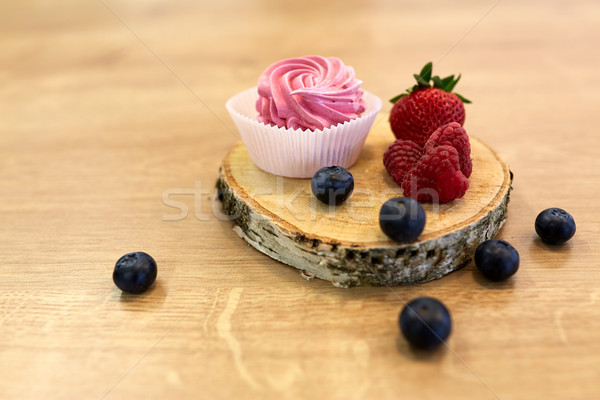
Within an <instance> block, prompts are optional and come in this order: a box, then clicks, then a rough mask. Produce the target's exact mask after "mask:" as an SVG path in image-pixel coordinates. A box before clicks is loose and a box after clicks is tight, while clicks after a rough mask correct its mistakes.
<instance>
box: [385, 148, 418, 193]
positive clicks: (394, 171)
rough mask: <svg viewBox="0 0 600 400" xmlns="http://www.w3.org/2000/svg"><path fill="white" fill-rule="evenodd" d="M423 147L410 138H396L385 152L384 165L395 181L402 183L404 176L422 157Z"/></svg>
mask: <svg viewBox="0 0 600 400" xmlns="http://www.w3.org/2000/svg"><path fill="white" fill-rule="evenodd" d="M421 150H422V149H421V147H420V146H419V145H418V144H416V143H415V142H413V141H410V140H402V139H399V140H396V141H395V142H394V143H392V144H391V145H390V147H388V149H387V150H386V151H385V153H384V154H383V165H385V169H386V170H387V172H388V174H390V176H391V177H392V179H393V180H394V182H396V183H397V184H398V185H399V186H400V185H402V178H404V174H406V173H407V172H408V171H409V170H410V169H411V168H412V167H413V166H414V165H415V164H416V163H417V161H419V159H420V158H421Z"/></svg>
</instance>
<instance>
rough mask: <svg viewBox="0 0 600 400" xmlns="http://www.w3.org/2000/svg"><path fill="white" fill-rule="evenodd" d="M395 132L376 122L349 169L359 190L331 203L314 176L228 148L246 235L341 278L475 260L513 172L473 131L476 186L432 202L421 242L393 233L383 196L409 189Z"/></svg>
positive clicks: (225, 180) (360, 281)
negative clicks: (272, 168)
mask: <svg viewBox="0 0 600 400" xmlns="http://www.w3.org/2000/svg"><path fill="white" fill-rule="evenodd" d="M393 140H394V137H393V135H392V133H391V131H390V130H389V127H388V125H387V123H386V122H385V121H380V122H379V123H377V124H376V125H375V126H374V127H373V129H372V131H371V133H370V134H369V137H368V138H367V141H366V143H365V147H364V148H363V151H362V153H361V156H360V158H359V160H358V162H357V163H356V164H355V165H354V166H352V167H351V168H350V172H351V173H352V175H353V176H354V180H355V189H354V193H353V194H352V196H351V197H350V199H349V200H348V201H346V202H345V203H344V204H342V205H340V206H337V207H330V206H328V205H325V204H322V203H320V202H319V201H317V200H316V198H315V197H314V196H313V195H312V193H311V188H310V179H291V178H283V177H280V176H275V175H272V174H269V173H266V172H263V171H261V170H260V169H259V168H257V167H256V166H255V165H254V164H253V163H252V161H251V159H250V155H249V154H248V151H247V150H246V148H245V146H244V145H243V143H241V142H240V143H238V144H237V145H236V146H235V147H234V148H233V149H232V150H231V151H230V152H229V154H228V155H227V156H226V157H225V159H224V160H223V163H222V166H221V169H220V178H219V181H218V183H217V186H218V187H219V189H221V194H222V196H221V198H222V202H223V208H224V210H225V212H226V214H228V215H229V216H230V218H231V220H232V221H233V223H234V224H235V226H234V230H235V231H236V232H237V233H238V235H239V236H240V237H242V238H243V239H244V240H246V241H247V242H248V243H250V244H251V245H252V246H254V247H255V248H256V249H258V250H259V251H261V252H263V253H265V254H267V255H269V256H270V257H272V258H274V259H276V260H279V261H281V262H283V263H285V264H288V265H291V266H293V267H296V268H298V269H299V270H301V271H302V273H303V276H304V277H306V278H309V279H310V278H312V277H318V278H321V279H325V280H329V281H331V282H332V283H333V284H334V285H335V286H340V287H349V286H354V285H398V284H410V283H417V282H426V281H429V280H432V279H436V278H440V277H442V276H444V275H445V274H447V273H449V272H451V271H453V270H456V269H458V268H460V267H462V266H464V265H465V264H467V263H468V262H469V261H470V260H471V258H472V256H473V254H474V252H475V249H476V247H477V245H479V243H481V242H482V241H484V240H486V239H489V238H491V237H493V236H494V235H495V234H496V233H497V232H498V230H499V229H500V227H501V226H502V224H503V222H504V220H505V217H506V208H507V204H508V198H509V192H510V189H511V176H510V171H509V168H508V165H507V164H506V163H504V162H503V161H502V160H501V158H500V157H499V156H498V155H497V154H496V153H495V152H494V151H493V150H492V149H491V148H489V147H488V146H487V145H485V144H484V143H482V142H481V141H479V140H477V139H476V138H473V137H472V138H471V147H472V154H471V157H472V160H473V174H472V175H471V177H470V180H469V181H470V189H469V191H468V192H467V194H466V195H465V196H464V197H463V198H462V199H458V200H455V201H453V202H450V203H447V204H424V205H423V206H424V209H425V212H426V216H427V223H426V226H425V229H424V231H423V233H422V234H421V236H420V237H419V239H418V241H417V242H414V243H397V242H394V241H391V240H389V239H388V238H387V236H386V235H385V234H384V233H383V232H382V231H381V229H380V228H379V210H380V208H381V205H382V204H383V203H384V202H385V201H386V200H388V199H390V198H392V197H397V196H401V195H402V190H401V189H400V188H399V187H398V185H397V184H396V183H394V181H393V180H392V179H391V178H390V176H389V175H388V173H387V172H386V170H385V168H384V167H383V163H382V157H383V152H384V151H385V149H386V148H387V147H388V146H389V145H390V144H391V143H392V142H393Z"/></svg>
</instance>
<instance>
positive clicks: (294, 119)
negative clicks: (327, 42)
mask: <svg viewBox="0 0 600 400" xmlns="http://www.w3.org/2000/svg"><path fill="white" fill-rule="evenodd" d="M360 85H362V81H359V80H357V79H356V78H355V76H354V69H353V68H352V67H349V66H346V65H344V63H343V62H342V61H341V60H340V59H339V58H335V57H320V56H307V57H299V58H289V59H286V60H281V61H278V62H276V63H275V64H273V65H271V66H269V67H268V68H267V69H266V70H265V71H264V72H263V73H262V74H261V76H260V78H259V80H258V95H259V98H258V100H257V102H256V110H257V111H258V113H259V114H258V121H259V122H263V123H265V124H268V125H277V126H279V127H286V128H291V129H298V128H300V129H303V130H304V129H310V130H316V129H323V128H329V127H331V126H333V125H337V124H339V123H343V122H346V121H349V120H351V119H354V118H358V117H359V116H360V115H361V114H362V113H363V112H364V111H365V102H364V100H363V99H362V95H363V92H362V90H360Z"/></svg>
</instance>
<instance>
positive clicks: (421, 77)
mask: <svg viewBox="0 0 600 400" xmlns="http://www.w3.org/2000/svg"><path fill="white" fill-rule="evenodd" d="M432 71H433V63H432V62H428V63H427V64H425V66H424V67H423V68H422V69H421V72H419V73H418V74H414V75H413V77H414V78H415V80H416V81H417V84H416V85H414V86H413V87H411V88H410V89H407V90H406V92H404V93H401V94H399V95H398V96H396V97H394V98H392V99H390V102H391V103H395V102H397V101H398V100H400V99H401V98H403V97H405V96H408V95H410V94H411V93H412V92H414V91H417V90H419V89H426V88H431V87H434V88H437V89H441V90H443V91H445V92H448V93H452V90H453V89H454V87H455V86H456V84H457V83H458V81H459V80H460V77H461V76H460V75H458V77H457V78H456V79H454V75H450V76H447V77H445V78H440V77H439V76H437V75H436V76H433V77H432V76H431V73H432ZM431 82H433V84H431ZM454 95H456V97H458V98H459V99H460V101H462V102H463V103H465V104H470V103H471V101H470V100H468V99H466V98H464V97H463V96H461V95H460V94H458V93H454Z"/></svg>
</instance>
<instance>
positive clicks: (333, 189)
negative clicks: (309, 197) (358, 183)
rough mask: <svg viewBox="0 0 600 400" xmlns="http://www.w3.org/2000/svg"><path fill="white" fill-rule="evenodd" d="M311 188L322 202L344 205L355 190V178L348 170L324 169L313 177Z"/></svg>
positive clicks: (335, 167) (338, 168) (339, 168)
mask: <svg viewBox="0 0 600 400" xmlns="http://www.w3.org/2000/svg"><path fill="white" fill-rule="evenodd" d="M310 188H311V189H312V192H313V194H314V195H315V197H316V198H317V199H319V200H320V201H321V202H323V203H325V204H329V205H338V204H342V203H343V202H344V201H346V200H347V199H348V197H350V195H351V194H352V191H353V190H354V177H353V176H352V174H351V173H350V171H348V170H347V169H346V168H342V167H337V166H332V167H323V168H321V169H320V170H318V171H317V172H315V174H314V175H313V177H312V181H311V182H310Z"/></svg>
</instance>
